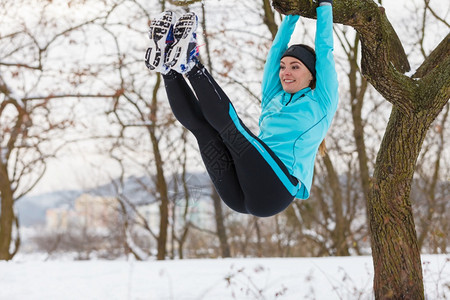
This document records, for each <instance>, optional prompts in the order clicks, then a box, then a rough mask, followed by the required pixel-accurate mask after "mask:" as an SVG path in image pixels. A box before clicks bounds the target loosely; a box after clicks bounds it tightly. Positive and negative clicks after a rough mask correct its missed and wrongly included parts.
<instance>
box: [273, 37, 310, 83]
mask: <svg viewBox="0 0 450 300" xmlns="http://www.w3.org/2000/svg"><path fill="white" fill-rule="evenodd" d="M285 56H291V57H295V58H296V59H298V60H300V61H301V62H302V63H303V64H304V65H305V66H306V67H307V68H308V70H309V71H310V72H311V74H312V75H313V77H314V78H316V56H315V55H314V53H312V52H311V51H310V50H308V49H307V48H306V47H305V46H304V45H302V44H296V45H292V46H290V47H289V48H288V49H287V50H286V51H285V52H284V54H283V56H281V58H283V57H285Z"/></svg>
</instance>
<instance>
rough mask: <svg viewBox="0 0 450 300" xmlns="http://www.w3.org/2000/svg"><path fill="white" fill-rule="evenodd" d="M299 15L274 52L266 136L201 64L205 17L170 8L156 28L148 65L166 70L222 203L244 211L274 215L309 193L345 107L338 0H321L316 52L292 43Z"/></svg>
mask: <svg viewBox="0 0 450 300" xmlns="http://www.w3.org/2000/svg"><path fill="white" fill-rule="evenodd" d="M298 19H299V16H294V15H289V16H286V17H285V18H284V19H283V21H282V23H281V25H280V27H279V30H278V32H277V35H276V37H275V39H274V41H273V45H272V47H271V49H270V51H269V54H268V57H267V61H266V64H265V68H264V74H263V80H262V104H261V105H262V112H261V117H260V121H259V129H260V133H259V135H258V136H256V135H254V134H253V133H252V132H251V131H250V130H249V129H248V128H247V127H246V126H245V124H244V123H243V122H242V120H241V119H240V118H239V117H238V114H237V112H236V110H235V108H234V107H233V104H232V103H231V101H230V100H229V98H228V97H227V95H226V94H225V92H224V91H223V90H222V89H221V88H220V86H219V85H218V84H217V82H216V81H215V80H214V78H213V77H212V76H211V74H209V72H208V71H207V70H206V68H205V67H204V66H203V65H202V64H201V62H200V61H199V59H198V54H199V52H198V46H197V42H196V32H195V31H196V28H197V23H198V20H197V16H196V15H195V14H194V13H192V12H190V13H187V14H185V15H183V16H181V17H180V18H179V19H177V18H176V16H175V14H174V13H173V12H170V11H167V12H164V13H162V14H160V15H159V17H158V18H156V19H155V20H153V21H152V22H151V25H150V31H149V37H150V41H151V46H150V48H148V49H147V52H146V55H145V62H146V66H147V67H148V68H149V69H150V70H152V71H156V72H160V73H161V74H162V76H163V78H164V83H165V88H166V92H167V97H168V99H169V103H170V106H171V108H172V111H173V114H174V115H175V117H176V118H177V119H178V121H179V122H180V123H181V124H182V125H183V126H184V127H186V128H187V129H188V130H189V131H191V132H192V133H193V134H194V136H195V138H196V139H197V142H198V146H199V149H200V153H201V156H202V159H203V162H204V164H205V166H206V170H207V172H208V174H209V176H210V177H211V180H212V182H213V183H214V186H215V188H216V190H217V192H218V194H219V195H220V197H221V198H222V200H223V201H224V202H225V203H226V204H227V205H228V206H229V207H230V208H232V209H233V210H235V211H237V212H240V213H245V214H252V215H255V216H260V217H267V216H272V215H275V214H277V213H279V212H281V211H283V210H284V209H286V208H287V207H288V206H289V205H290V203H291V202H292V201H293V200H294V199H295V198H299V199H307V198H308V197H309V195H310V188H311V184H312V178H313V171H314V161H315V158H316V154H317V152H318V149H319V146H320V145H323V139H324V137H325V135H326V132H327V131H328V129H329V127H330V124H331V121H332V119H333V116H334V115H335V112H336V110H337V105H338V81H337V75H336V70H335V64H334V58H333V29H332V25H333V16H332V0H319V6H318V7H317V28H316V38H315V51H314V50H313V49H312V48H311V47H309V46H306V45H303V44H296V45H292V46H290V47H288V43H289V41H290V38H291V35H292V32H293V31H294V28H295V24H296V23H297V20H298ZM185 78H187V80H189V82H190V84H191V86H192V88H193V90H192V89H191V88H190V87H189V85H188V84H187V82H186V79H185Z"/></svg>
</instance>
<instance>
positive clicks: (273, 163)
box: [229, 104, 300, 196]
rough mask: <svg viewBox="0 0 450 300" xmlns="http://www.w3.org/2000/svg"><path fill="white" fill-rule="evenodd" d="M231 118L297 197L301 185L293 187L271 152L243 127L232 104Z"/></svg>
mask: <svg viewBox="0 0 450 300" xmlns="http://www.w3.org/2000/svg"><path fill="white" fill-rule="evenodd" d="M229 114H230V117H231V119H232V120H233V123H234V125H235V126H236V128H237V129H238V130H239V132H240V133H242V135H243V136H244V137H245V138H246V139H247V140H248V141H249V142H250V143H251V144H252V145H253V146H254V147H255V148H256V150H258V151H259V153H261V155H262V156H263V158H264V159H265V160H266V161H267V163H268V164H269V165H270V167H271V168H272V169H273V171H274V172H275V174H277V176H278V178H279V179H280V180H281V182H282V183H283V185H284V186H285V187H286V189H287V190H288V191H289V193H291V195H292V196H295V195H296V194H297V192H298V190H299V188H300V183H297V185H293V184H292V182H291V181H290V180H289V178H288V177H287V176H286V174H285V173H284V172H283V170H281V168H280V166H279V165H278V164H277V162H276V161H275V160H274V159H273V157H272V156H271V155H270V153H269V152H267V150H266V149H265V148H264V146H263V145H261V143H260V142H259V141H258V140H257V139H255V138H254V137H252V136H251V135H250V134H249V133H248V132H247V131H246V130H245V129H244V128H243V127H242V125H241V123H240V122H239V117H238V115H237V113H236V111H235V110H234V107H233V106H232V105H231V104H230V111H229Z"/></svg>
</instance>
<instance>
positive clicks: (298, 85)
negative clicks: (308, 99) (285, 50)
mask: <svg viewBox="0 0 450 300" xmlns="http://www.w3.org/2000/svg"><path fill="white" fill-rule="evenodd" d="M280 80H281V85H282V86H283V90H284V91H285V92H286V93H289V94H294V93H297V92H298V91H300V90H302V89H304V88H306V87H308V86H309V84H310V83H311V81H312V80H313V76H312V74H311V72H310V71H309V70H308V68H307V67H306V66H305V65H304V64H303V63H302V62H301V61H300V60H298V59H297V58H294V57H290V56H285V57H283V58H282V59H281V61H280Z"/></svg>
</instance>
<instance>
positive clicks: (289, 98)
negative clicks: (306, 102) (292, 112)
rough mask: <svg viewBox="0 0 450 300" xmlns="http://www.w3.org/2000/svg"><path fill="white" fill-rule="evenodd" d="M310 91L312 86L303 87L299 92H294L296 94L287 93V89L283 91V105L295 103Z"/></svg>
mask: <svg viewBox="0 0 450 300" xmlns="http://www.w3.org/2000/svg"><path fill="white" fill-rule="evenodd" d="M310 91H311V88H310V87H306V88H304V89H301V90H300V91H298V92H297V93H294V94H290V93H286V92H285V91H283V100H282V103H283V105H286V104H287V103H293V102H295V101H296V100H297V99H299V98H302V97H303V96H305V95H306V94H307V93H309V92H310Z"/></svg>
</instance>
